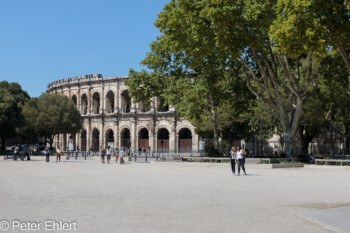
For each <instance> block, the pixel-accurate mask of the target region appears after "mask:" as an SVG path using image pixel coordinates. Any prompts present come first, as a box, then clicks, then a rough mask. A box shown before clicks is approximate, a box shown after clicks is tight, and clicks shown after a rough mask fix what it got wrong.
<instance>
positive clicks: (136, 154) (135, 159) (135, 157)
mask: <svg viewBox="0 0 350 233" xmlns="http://www.w3.org/2000/svg"><path fill="white" fill-rule="evenodd" d="M136 157H137V154H136V153H135V162H136Z"/></svg>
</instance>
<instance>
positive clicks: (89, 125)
mask: <svg viewBox="0 0 350 233" xmlns="http://www.w3.org/2000/svg"><path fill="white" fill-rule="evenodd" d="M91 138H92V137H91V124H90V122H89V124H88V127H87V129H86V150H87V151H90V146H91V141H92V140H91Z"/></svg>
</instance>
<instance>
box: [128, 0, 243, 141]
mask: <svg viewBox="0 0 350 233" xmlns="http://www.w3.org/2000/svg"><path fill="white" fill-rule="evenodd" d="M195 2H196V3H200V2H198V1H195ZM181 3H183V4H181V6H180V5H179V4H178V2H177V1H172V2H170V3H168V4H167V5H166V6H165V7H164V9H163V11H162V12H161V13H160V14H159V15H158V19H157V21H156V23H155V25H156V26H157V27H158V28H159V29H160V31H161V36H159V37H158V38H157V40H156V41H154V42H152V43H151V45H150V47H151V51H150V52H149V53H148V54H147V57H146V58H145V59H144V60H143V61H142V64H143V65H145V66H147V68H149V69H151V70H152V71H153V72H152V73H150V74H148V73H147V72H146V71H141V72H140V73H137V72H135V71H133V70H131V71H130V76H131V77H133V78H132V79H131V80H130V81H129V82H128V83H127V84H128V85H129V88H130V94H131V96H133V98H134V100H135V101H141V102H143V103H147V102H148V99H150V97H151V96H152V95H153V96H161V97H163V98H164V99H166V101H168V103H171V104H174V105H175V106H176V108H177V110H178V111H179V112H180V114H181V116H183V117H185V118H187V119H189V120H197V121H198V120H200V118H201V117H202V114H204V115H208V116H210V122H211V129H212V130H213V138H214V144H215V146H217V143H218V139H219V132H218V130H219V125H218V108H220V106H222V104H223V103H222V101H224V100H225V98H223V96H224V94H225V93H224V92H225V91H224V90H223V87H222V80H224V79H225V76H226V75H228V72H227V70H226V69H225V67H227V63H229V62H230V61H228V60H227V59H226V58H225V57H226V56H225V51H224V50H221V49H219V48H218V47H217V46H215V43H216V41H215V39H214V38H215V33H214V30H213V27H212V25H211V22H210V21H208V20H207V19H206V18H205V17H204V16H203V15H201V12H200V10H201V9H203V5H201V4H192V2H191V1H181ZM230 73H232V71H231V72H230ZM235 75H237V74H235ZM226 89H227V87H226Z"/></svg>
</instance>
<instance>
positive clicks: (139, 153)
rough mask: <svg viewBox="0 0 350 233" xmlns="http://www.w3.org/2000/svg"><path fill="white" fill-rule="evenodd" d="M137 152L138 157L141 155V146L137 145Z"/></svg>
mask: <svg viewBox="0 0 350 233" xmlns="http://www.w3.org/2000/svg"><path fill="white" fill-rule="evenodd" d="M137 154H138V155H139V157H140V156H141V147H139V150H138V151H137Z"/></svg>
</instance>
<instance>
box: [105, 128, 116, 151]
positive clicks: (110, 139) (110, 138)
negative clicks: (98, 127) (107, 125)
mask: <svg viewBox="0 0 350 233" xmlns="http://www.w3.org/2000/svg"><path fill="white" fill-rule="evenodd" d="M105 142H106V147H107V146H108V145H111V147H112V148H114V132H113V130H111V129H108V130H107V131H106V135H105Z"/></svg>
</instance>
